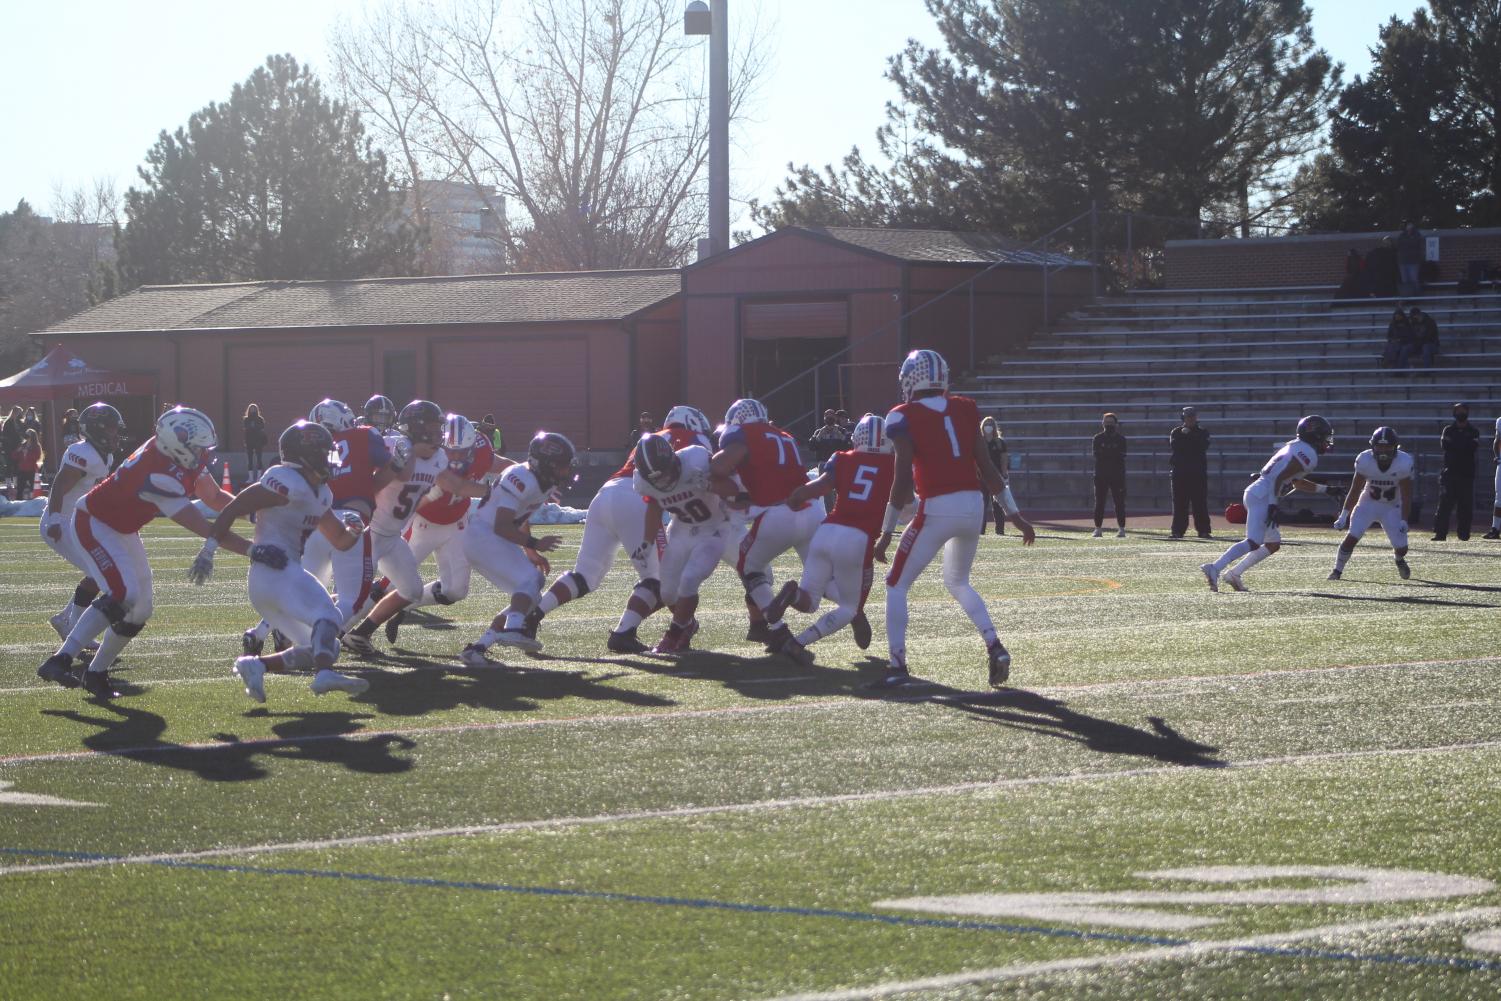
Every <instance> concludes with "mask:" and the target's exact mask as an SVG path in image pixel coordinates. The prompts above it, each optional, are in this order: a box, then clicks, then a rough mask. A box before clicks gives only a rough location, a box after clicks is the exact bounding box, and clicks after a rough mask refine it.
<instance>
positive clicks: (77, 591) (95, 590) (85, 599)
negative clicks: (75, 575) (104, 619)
mask: <svg viewBox="0 0 1501 1001" xmlns="http://www.w3.org/2000/svg"><path fill="white" fill-rule="evenodd" d="M97 597H99V585H98V584H96V583H94V578H92V577H85V578H84V579H83V580H81V581H80V582H79V584H78V586H77V587H75V588H74V589H73V604H75V605H77V606H78V607H79V608H87V607H88V606H89V604H90V603H91V602H92V601H93V600H94V599H95V598H97Z"/></svg>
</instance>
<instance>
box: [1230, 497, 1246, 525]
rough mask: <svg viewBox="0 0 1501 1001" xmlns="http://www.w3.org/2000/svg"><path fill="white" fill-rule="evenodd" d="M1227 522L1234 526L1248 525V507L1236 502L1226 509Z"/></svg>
mask: <svg viewBox="0 0 1501 1001" xmlns="http://www.w3.org/2000/svg"><path fill="white" fill-rule="evenodd" d="M1225 520H1226V521H1228V522H1229V523H1230V524H1232V525H1244V524H1245V523H1246V506H1245V505H1244V504H1242V503H1241V502H1240V501H1236V502H1235V503H1234V504H1231V505H1230V506H1229V507H1227V508H1225Z"/></svg>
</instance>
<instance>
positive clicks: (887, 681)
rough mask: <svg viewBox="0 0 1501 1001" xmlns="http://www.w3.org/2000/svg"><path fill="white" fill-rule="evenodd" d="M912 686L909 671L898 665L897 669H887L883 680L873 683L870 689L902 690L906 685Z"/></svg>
mask: <svg viewBox="0 0 1501 1001" xmlns="http://www.w3.org/2000/svg"><path fill="white" fill-rule="evenodd" d="M910 684H912V675H911V674H909V673H908V672H907V669H906V668H905V667H902V666H900V665H898V666H895V667H889V668H887V669H886V673H885V674H884V675H882V677H881V680H880V681H876V682H873V683H872V684H871V686H870V687H871V688H901V687H903V686H905V685H910Z"/></svg>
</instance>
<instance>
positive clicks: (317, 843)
mask: <svg viewBox="0 0 1501 1001" xmlns="http://www.w3.org/2000/svg"><path fill="white" fill-rule="evenodd" d="M769 709H770V707H761V708H759V709H758V710H757V711H769ZM727 711H728V710H705V711H704V712H702V713H698V714H697V715H718V714H722V713H724V712H727ZM684 715H693V714H690V713H662V714H655V718H660V717H662V716H684ZM652 718H654V716H653V715H651V714H643V715H641V716H625V717H617V718H616V719H617V720H618V721H621V722H625V721H636V720H644V719H652ZM537 722H538V723H543V722H547V721H541V720H539V721H537ZM553 722H558V721H553ZM511 725H518V724H511ZM406 732H407V733H411V732H413V731H406ZM370 736H377V735H375V734H371V735H370ZM231 746H233V745H231ZM1498 747H1501V740H1488V741H1474V742H1469V743H1462V744H1443V745H1439V746H1436V747H1410V748H1379V749H1373V750H1367V751H1330V752H1323V753H1317V754H1293V755H1283V756H1279V757H1269V758H1254V759H1251V760H1248V761H1241V762H1231V763H1229V764H1227V765H1226V766H1225V769H1226V770H1233V771H1252V770H1257V769H1262V768H1274V767H1281V766H1289V765H1305V764H1321V763H1324V762H1329V761H1351V760H1358V759H1363V758H1381V757H1400V756H1408V755H1426V754H1445V753H1449V752H1453V751H1472V750H1489V749H1493V748H1498ZM1203 773H1204V769H1198V768H1179V767H1175V766H1172V765H1159V766H1156V767H1151V768H1123V769H1119V770H1116V771H1108V772H1075V773H1072V774H1068V775H1045V776H1034V777H1028V778H1015V779H997V780H994V781H989V782H960V783H955V784H952V785H941V786H922V787H918V788H913V789H880V790H871V791H867V792H853V793H836V794H830V795H824V796H798V797H792V798H787V799H766V800H752V801H750V802H746V803H726V804H721V805H718V806H680V807H669V808H666V809H661V810H630V811H624V812H620V813H604V814H595V815H593V816H581V817H552V818H546V819H541V820H519V821H512V822H509V823H503V824H476V825H468V826H462V827H438V828H420V829H417V830H409V831H390V832H386V833H384V834H361V835H354V836H351V837H343V838H323V839H318V840H310V841H283V842H272V843H268V844H260V845H245V846H239V847H234V848H212V849H208V850H204V851H195V852H163V853H156V854H149V855H125V856H118V857H111V858H104V859H78V860H73V861H66V862H44V863H39V864H35V865H14V866H0V876H10V875H18V874H23V873H37V872H61V871H66V870H69V869H97V868H100V867H102V866H112V865H140V864H162V863H173V862H193V861H199V860H202V859H210V858H235V857H241V856H249V855H262V854H268V853H271V852H287V851H324V850H328V849H335V848H348V847H353V846H357V845H385V844H396V843H398V842H405V841H421V840H426V839H429V838H447V837H470V836H476V835H486V834H505V833H509V832H512V831H529V830H537V829H556V828H566V827H583V826H595V825H607V824H619V823H628V822H632V821H639V820H668V819H680V818H683V817H704V816H716V815H726V814H745V813H761V812H764V811H768V810H786V809H803V808H812V807H827V806H838V805H844V804H850V803H878V802H887V801H891V800H899V799H916V798H921V797H927V796H953V795H962V794H965V793H988V792H997V791H1000V790H1004V789H1021V788H1028V787H1034V786H1057V785H1065V784H1073V783H1077V782H1105V781H1110V780H1112V779H1121V778H1143V777H1149V776H1158V775H1162V776H1172V777H1174V778H1186V777H1190V776H1196V775H1202V774H1203ZM1175 948H1176V947H1175Z"/></svg>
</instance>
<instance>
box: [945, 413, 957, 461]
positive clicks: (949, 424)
mask: <svg viewBox="0 0 1501 1001" xmlns="http://www.w3.org/2000/svg"><path fill="white" fill-rule="evenodd" d="M943 429H944V430H945V431H947V432H948V433H949V444H950V445H952V446H954V458H956V459H957V458H959V436H958V435H957V434H955V433H954V419H953V418H952V417H945V418H944V419H943Z"/></svg>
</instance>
